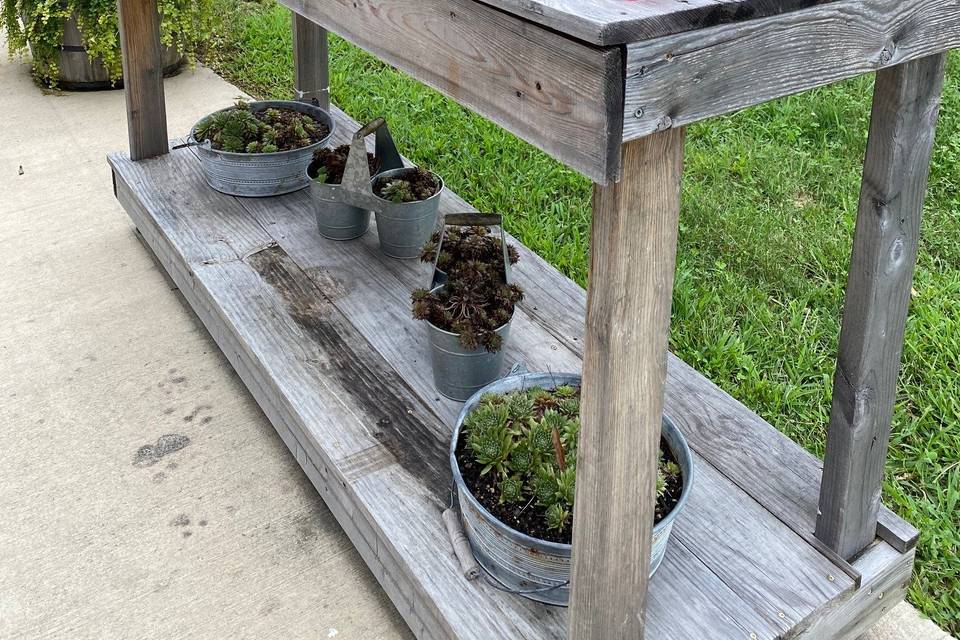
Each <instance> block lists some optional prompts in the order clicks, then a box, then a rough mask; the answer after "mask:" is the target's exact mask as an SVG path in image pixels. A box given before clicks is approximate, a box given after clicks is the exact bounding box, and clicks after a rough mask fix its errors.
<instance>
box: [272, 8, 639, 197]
mask: <svg viewBox="0 0 960 640" xmlns="http://www.w3.org/2000/svg"><path fill="white" fill-rule="evenodd" d="M281 3H282V4H284V5H286V6H287V7H289V8H290V9H292V10H293V11H294V12H296V13H299V14H301V15H303V16H305V17H306V18H309V19H310V20H312V21H314V22H316V23H317V24H320V25H322V26H324V27H325V28H327V29H330V30H331V31H334V32H336V33H337V34H339V35H341V36H343V37H344V38H346V39H347V40H350V41H351V42H354V43H356V44H358V45H359V46H361V47H363V48H364V49H367V50H368V51H370V52H372V53H373V54H375V55H376V56H378V57H380V58H381V59H383V60H384V61H386V62H388V63H390V64H392V65H394V66H396V67H398V68H399V69H402V70H403V71H405V72H407V73H409V74H410V75H412V76H413V77H414V78H417V79H418V80H421V81H423V82H425V83H426V84H429V85H430V86H432V87H434V88H436V89H438V90H440V91H442V92H443V93H445V94H447V95H448V96H451V97H452V98H453V99H455V100H456V101H457V102H459V103H461V104H463V105H465V106H467V107H470V108H472V109H474V110H475V111H477V112H478V113H480V114H481V115H483V116H485V117H487V118H489V119H490V120H492V121H494V122H496V123H497V124H499V125H501V126H502V127H504V128H505V129H507V130H509V131H511V132H512V133H515V134H516V135H518V136H520V137H521V138H523V139H525V140H527V141H529V142H531V143H533V144H534V145H536V146H538V147H540V148H542V149H544V150H545V151H547V153H550V154H551V155H553V156H554V157H556V158H557V159H559V160H560V161H562V162H565V163H567V164H568V165H570V166H571V167H573V168H574V169H576V170H578V171H580V172H582V173H584V174H585V175H587V176H589V177H591V178H594V179H595V180H597V181H599V182H601V183H606V182H607V181H608V180H611V179H616V178H617V176H618V175H619V174H618V169H619V167H618V164H617V163H618V162H619V145H620V139H621V133H622V124H623V114H622V111H623V110H622V105H623V57H622V52H621V50H620V48H609V49H598V48H595V47H591V46H587V45H585V44H582V43H579V42H575V41H572V40H570V39H568V38H565V37H563V36H562V35H560V34H557V33H554V32H552V31H549V30H547V29H543V28H540V27H537V26H535V25H532V24H529V23H527V22H524V21H523V20H520V19H518V18H515V17H513V16H511V15H508V14H505V13H503V12H501V11H497V10H496V9H492V8H490V7H487V6H485V5H484V4H482V3H479V2H475V1H474V0H381V1H380V2H377V3H370V2H353V3H352V2H341V1H337V0H281ZM385 115H387V116H388V117H389V114H385Z"/></svg>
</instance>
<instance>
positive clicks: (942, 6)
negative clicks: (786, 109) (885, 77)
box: [623, 0, 960, 140]
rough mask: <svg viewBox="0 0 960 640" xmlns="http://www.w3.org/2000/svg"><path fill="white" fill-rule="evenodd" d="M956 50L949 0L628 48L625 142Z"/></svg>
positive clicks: (822, 14)
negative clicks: (947, 50) (945, 51)
mask: <svg viewBox="0 0 960 640" xmlns="http://www.w3.org/2000/svg"><path fill="white" fill-rule="evenodd" d="M954 47H960V4H958V3H957V2H955V1H954V0H906V1H902V0H837V1H835V2H829V3H827V4H818V5H816V6H812V7H809V8H807V9H801V10H797V11H792V12H789V13H785V14H783V15H779V16H776V17H771V18H762V19H759V20H749V21H746V22H740V23H735V24H729V25H723V26H717V27H712V28H709V29H702V30H700V31H696V32H691V33H684V34H680V35H675V36H669V37H664V38H658V39H654V40H650V41H648V42H643V43H638V44H635V45H630V46H628V47H627V71H626V98H625V101H624V118H625V119H624V127H623V137H624V140H630V139H633V138H638V137H641V136H644V135H648V134H650V133H652V132H654V131H658V130H663V129H666V128H669V127H672V126H682V125H686V124H690V123H692V122H696V121H698V120H703V119H705V118H710V117H713V116H718V115H722V114H725V113H730V112H732V111H736V110H738V109H742V108H745V107H748V106H751V105H755V104H759V103H761V102H766V101H768V100H772V99H774V98H779V97H781V96H785V95H789V94H793V93H797V92H800V91H804V90H807V89H811V88H813V87H818V86H822V85H826V84H830V83H833V82H837V81H840V80H843V79H845V78H850V77H853V76H857V75H860V74H863V73H867V72H871V71H876V70H878V69H882V68H886V67H891V66H895V65H898V64H901V63H903V62H906V61H909V60H914V59H917V58H921V57H924V56H928V55H930V54H934V53H938V52H942V51H944V50H946V49H950V48H954Z"/></svg>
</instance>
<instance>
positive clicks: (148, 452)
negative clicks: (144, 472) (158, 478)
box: [133, 433, 190, 467]
mask: <svg viewBox="0 0 960 640" xmlns="http://www.w3.org/2000/svg"><path fill="white" fill-rule="evenodd" d="M189 444H190V438H188V437H187V436H185V435H181V434H179V433H168V434H166V435H162V436H160V437H159V438H158V439H157V441H156V443H155V444H145V445H143V446H142V447H140V448H139V449H137V452H136V453H135V454H134V455H133V466H135V467H152V466H153V465H155V464H157V463H158V462H160V459H161V458H163V457H164V456H166V455H169V454H171V453H173V452H175V451H180V450H181V449H183V448H184V447H186V446H187V445H189Z"/></svg>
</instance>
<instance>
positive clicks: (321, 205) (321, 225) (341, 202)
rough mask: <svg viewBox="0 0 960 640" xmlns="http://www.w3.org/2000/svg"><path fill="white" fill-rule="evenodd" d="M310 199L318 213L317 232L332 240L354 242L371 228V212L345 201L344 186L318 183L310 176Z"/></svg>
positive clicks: (308, 176) (308, 173)
mask: <svg viewBox="0 0 960 640" xmlns="http://www.w3.org/2000/svg"><path fill="white" fill-rule="evenodd" d="M307 178H308V179H309V180H310V199H311V200H313V202H314V204H315V205H316V206H315V209H316V212H317V230H318V231H319V232H320V235H322V236H323V237H324V238H330V239H331V240H353V239H354V238H359V237H360V236H362V235H363V234H365V233H366V232H367V229H368V228H369V227H370V210H369V209H364V208H363V207H355V206H353V205H352V204H349V203H347V202H346V201H345V198H344V194H343V185H340V184H325V183H323V184H322V183H320V182H317V181H316V180H314V179H313V177H312V176H311V175H310V168H309V167H307Z"/></svg>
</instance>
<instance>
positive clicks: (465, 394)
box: [426, 287, 513, 402]
mask: <svg viewBox="0 0 960 640" xmlns="http://www.w3.org/2000/svg"><path fill="white" fill-rule="evenodd" d="M440 288H441V287H437V288H436V289H434V291H437V290H439V289H440ZM512 322H513V320H512V319H511V320H510V322H507V323H506V324H505V325H503V326H502V327H500V328H499V329H497V330H496V333H497V334H498V335H499V336H500V338H501V339H502V340H503V344H506V343H507V338H508V337H509V336H510V324H511V323H512ZM426 325H427V338H428V339H429V340H430V364H431V365H432V366H433V383H434V385H436V387H437V391H439V392H440V394H441V395H443V396H445V397H447V398H450V399H451V400H456V401H457V402H463V401H464V400H466V399H467V398H469V397H470V396H472V395H473V394H474V393H476V392H477V390H478V389H481V388H483V387H484V386H486V385H488V384H490V383H491V382H492V381H494V380H496V379H497V378H499V377H500V375H501V373H502V372H503V351H504V350H503V349H500V350H498V351H497V352H496V353H490V352H489V351H487V350H486V349H484V348H483V347H480V348H479V349H472V350H471V349H467V348H466V347H464V346H463V345H462V344H460V336H459V335H458V334H456V333H452V332H450V331H444V330H443V329H440V328H439V327H437V326H436V325H434V324H433V323H431V322H427V323H426Z"/></svg>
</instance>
